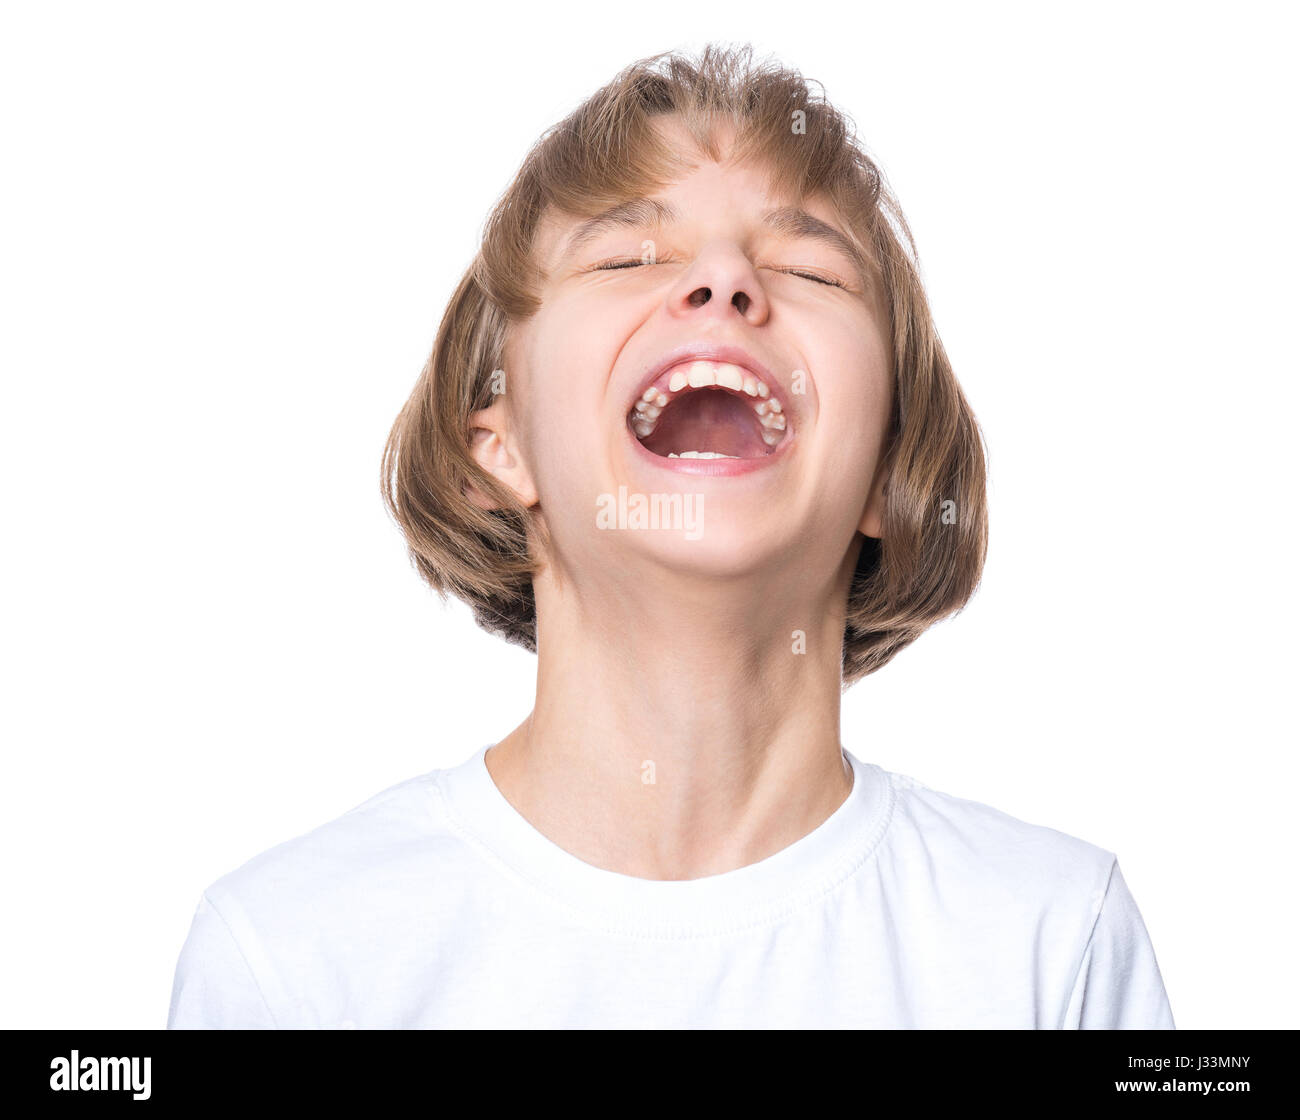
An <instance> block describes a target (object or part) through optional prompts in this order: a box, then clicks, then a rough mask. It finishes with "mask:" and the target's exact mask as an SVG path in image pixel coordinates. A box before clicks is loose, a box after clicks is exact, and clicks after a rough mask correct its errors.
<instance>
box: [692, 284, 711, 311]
mask: <svg viewBox="0 0 1300 1120" xmlns="http://www.w3.org/2000/svg"><path fill="white" fill-rule="evenodd" d="M712 298H713V293H712V292H711V291H709V289H708V288H696V289H695V291H693V292H692V293H691V294H690V296H689V298H688V302H689V303H690V305H691V306H692V307H703V306H704V305H705V304H706V303H708V302H709V300H711V299H712Z"/></svg>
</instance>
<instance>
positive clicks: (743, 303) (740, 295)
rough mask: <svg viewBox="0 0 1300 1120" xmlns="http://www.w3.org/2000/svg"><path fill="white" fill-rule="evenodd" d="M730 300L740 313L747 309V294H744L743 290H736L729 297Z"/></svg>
mask: <svg viewBox="0 0 1300 1120" xmlns="http://www.w3.org/2000/svg"><path fill="white" fill-rule="evenodd" d="M731 302H732V303H733V304H734V305H735V308H736V310H737V311H739V312H740V313H741V314H742V315H743V314H745V312H746V311H748V310H749V296H747V295H745V293H744V292H737V293H736V294H735V295H734V296H732V297H731Z"/></svg>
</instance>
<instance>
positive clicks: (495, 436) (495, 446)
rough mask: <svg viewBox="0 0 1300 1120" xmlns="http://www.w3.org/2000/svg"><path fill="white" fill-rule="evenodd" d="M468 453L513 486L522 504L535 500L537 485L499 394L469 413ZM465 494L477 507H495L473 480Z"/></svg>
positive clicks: (488, 471) (494, 503)
mask: <svg viewBox="0 0 1300 1120" xmlns="http://www.w3.org/2000/svg"><path fill="white" fill-rule="evenodd" d="M469 453H470V456H471V457H472V458H473V459H474V461H475V462H476V463H477V464H478V465H479V466H480V467H481V468H482V469H483V470H485V471H486V472H487V473H488V474H490V475H492V476H493V477H494V478H496V480H497V481H498V482H500V483H502V484H503V485H504V486H507V487H509V488H510V489H511V490H513V491H514V493H515V495H516V496H517V497H518V498H519V500H520V501H521V502H522V503H523V504H524V505H525V506H535V505H536V504H537V488H536V487H535V486H534V485H533V478H532V475H531V474H530V473H529V471H528V467H527V466H526V465H525V464H524V460H523V457H522V456H521V455H520V454H519V452H518V450H517V449H516V447H515V444H514V440H513V438H512V433H511V430H510V424H509V417H508V415H507V413H506V409H505V402H504V401H503V400H501V399H499V398H498V399H497V400H495V401H493V402H492V404H491V405H490V406H489V407H488V408H485V409H481V410H480V411H478V412H474V413H471V414H470V418H469ZM465 496H466V497H467V498H469V500H470V501H471V502H473V503H474V504H475V505H476V506H478V507H479V508H480V509H496V508H497V503H496V502H494V501H493V500H492V499H491V498H490V497H488V495H486V494H484V493H483V492H482V491H480V490H479V489H478V488H477V487H475V486H474V484H473V483H472V482H471V483H469V485H468V487H467V489H466V494H465Z"/></svg>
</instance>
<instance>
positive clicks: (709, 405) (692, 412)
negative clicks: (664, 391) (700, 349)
mask: <svg viewBox="0 0 1300 1120" xmlns="http://www.w3.org/2000/svg"><path fill="white" fill-rule="evenodd" d="M762 432H763V427H762V425H761V424H760V423H759V421H758V418H757V417H756V416H755V415H754V410H753V407H752V406H751V405H749V404H746V403H744V402H743V401H741V400H740V399H738V398H737V397H735V396H733V395H732V394H731V393H727V392H722V391H720V390H717V389H697V390H695V391H693V392H689V393H685V394H683V395H682V396H681V397H678V398H677V399H675V400H673V401H671V402H670V403H669V404H668V406H667V407H666V408H665V409H664V411H663V415H661V416H660V417H659V422H658V423H657V424H656V425H655V428H654V431H652V432H651V433H650V434H649V435H648V436H646V437H645V438H644V439H642V440H641V443H642V444H643V445H644V446H645V447H646V448H647V449H648V450H649V451H652V452H653V453H654V454H656V455H662V456H664V457H665V458H667V457H668V456H669V455H678V456H680V455H682V454H684V453H686V452H691V451H700V452H713V453H714V454H716V455H726V456H730V457H732V458H736V459H759V458H762V457H763V456H764V455H770V454H772V448H771V447H769V446H768V445H767V444H766V443H765V442H764V441H763V437H762Z"/></svg>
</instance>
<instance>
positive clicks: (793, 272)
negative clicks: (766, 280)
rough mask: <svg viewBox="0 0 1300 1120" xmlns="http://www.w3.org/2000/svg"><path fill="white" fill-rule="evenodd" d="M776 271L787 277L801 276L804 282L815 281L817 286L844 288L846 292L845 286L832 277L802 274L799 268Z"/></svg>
mask: <svg viewBox="0 0 1300 1120" xmlns="http://www.w3.org/2000/svg"><path fill="white" fill-rule="evenodd" d="M777 271H778V272H784V273H785V274H786V275H788V276H802V277H803V278H804V279H805V280H815V281H816V282H817V283H818V284H826V285H828V286H829V287H832V288H844V289H845V290H847V285H845V284H843V283H841V282H840V281H839V280H836V279H835V278H834V277H833V276H819V275H817V273H815V272H804V271H803V270H802V269H799V268H778V269H777Z"/></svg>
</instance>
